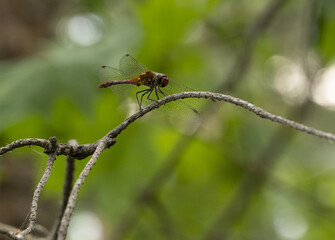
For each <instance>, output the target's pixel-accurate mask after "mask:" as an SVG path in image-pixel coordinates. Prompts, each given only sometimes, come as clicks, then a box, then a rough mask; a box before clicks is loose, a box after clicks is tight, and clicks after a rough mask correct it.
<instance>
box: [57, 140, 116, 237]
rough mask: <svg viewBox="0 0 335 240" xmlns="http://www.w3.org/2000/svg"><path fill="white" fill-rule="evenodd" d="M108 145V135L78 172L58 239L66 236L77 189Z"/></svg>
mask: <svg viewBox="0 0 335 240" xmlns="http://www.w3.org/2000/svg"><path fill="white" fill-rule="evenodd" d="M109 145H110V139H109V138H108V137H104V138H102V139H101V140H100V141H99V144H98V146H97V148H96V149H95V152H94V154H93V156H92V158H91V159H90V161H88V163H87V164H86V166H85V168H84V169H83V171H82V172H81V173H80V175H79V177H78V179H77V181H76V183H75V184H74V187H73V189H72V191H71V194H70V197H69V201H68V203H67V206H66V208H65V211H64V215H63V218H62V221H61V224H60V227H59V230H58V238H57V239H58V240H63V239H65V238H66V235H67V229H68V226H69V223H70V218H71V215H72V212H73V209H74V206H75V203H76V199H77V195H78V192H79V189H80V187H81V186H82V185H83V183H84V181H85V179H86V178H87V176H88V174H89V172H90V171H91V170H92V167H93V166H94V165H95V163H96V162H97V160H98V158H99V156H100V154H101V152H102V151H103V150H105V149H106V148H107V147H108V146H109Z"/></svg>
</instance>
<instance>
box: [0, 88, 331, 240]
mask: <svg viewBox="0 0 335 240" xmlns="http://www.w3.org/2000/svg"><path fill="white" fill-rule="evenodd" d="M184 98H205V99H211V100H212V101H213V100H215V101H224V102H228V103H232V104H235V105H236V106H239V107H242V108H245V109H247V110H248V111H250V112H252V113H254V114H256V115H257V116H259V117H261V118H264V119H268V120H271V121H273V122H277V123H280V124H283V125H286V126H289V127H291V128H293V129H296V130H298V131H301V132H305V133H308V134H311V135H314V136H316V137H320V138H324V139H327V140H329V141H331V142H334V141H335V135H333V134H331V133H327V132H323V131H320V130H317V129H314V128H311V127H308V126H305V125H303V124H300V123H297V122H294V121H292V120H288V119H286V118H283V117H280V116H277V115H274V114H271V113H269V112H267V111H265V110H263V109H262V108H260V107H257V106H255V105H254V104H251V103H249V102H247V101H244V100H242V99H239V98H236V97H232V96H229V95H224V94H219V93H212V92H182V93H177V94H173V95H169V96H167V97H165V98H163V99H161V100H158V101H157V102H155V103H153V104H150V105H149V106H147V107H145V108H143V109H142V110H141V111H138V112H136V113H134V114H133V115H131V116H130V117H129V118H127V119H126V120H124V121H123V122H122V123H121V124H120V125H119V126H117V127H116V128H114V129H113V130H111V131H110V132H109V133H108V134H107V135H106V136H104V137H103V138H102V139H100V140H98V141H97V142H95V143H93V144H85V145H78V146H75V145H70V144H57V139H56V138H55V137H51V138H50V139H49V140H44V139H32V138H28V139H22V140H17V141H15V142H13V143H10V144H8V145H6V146H4V147H2V148H0V155H1V154H4V153H6V152H9V151H11V150H13V149H15V148H19V147H23V146H29V145H37V146H41V147H43V148H44V152H45V153H47V154H49V159H48V163H47V167H46V170H45V172H44V174H43V177H42V179H41V181H40V182H39V184H38V185H37V187H36V190H35V192H34V197H33V201H32V206H31V210H30V217H29V226H28V228H27V229H25V230H24V231H22V232H20V233H19V234H20V235H21V236H24V235H26V234H28V233H30V232H31V231H32V230H33V228H34V226H35V223H36V215H37V203H38V199H39V196H40V192H41V190H42V188H43V187H44V185H45V183H46V182H47V180H48V178H49V176H50V174H51V169H52V166H53V162H54V160H55V159H56V156H57V155H60V154H65V155H67V156H71V157H75V156H76V157H77V158H81V157H83V156H88V155H89V154H90V153H91V154H93V155H92V158H91V159H90V160H89V161H88V163H87V164H86V166H85V168H84V169H83V171H82V172H81V173H80V175H79V177H78V179H77V181H76V182H75V184H74V186H73V189H72V191H71V194H70V196H69V199H68V203H67V205H66V208H65V211H64V215H63V217H62V220H61V224H60V227H59V229H58V239H60V240H62V239H65V238H66V235H67V229H68V226H69V222H70V218H71V215H72V212H73V209H74V207H75V202H76V199H77V195H78V192H79V189H80V187H81V186H82V185H83V183H84V181H85V179H86V178H87V176H88V174H89V172H90V171H91V170H92V167H93V166H94V165H95V164H96V162H97V160H98V158H99V156H100V154H101V152H102V151H104V150H105V149H107V148H109V147H111V146H112V145H114V144H115V143H116V140H115V138H116V137H117V136H118V135H119V134H120V133H121V132H122V131H123V130H125V129H126V128H127V127H128V126H129V125H130V124H131V123H132V122H134V121H135V120H136V119H138V118H140V117H142V116H143V115H145V114H147V113H148V112H150V111H152V110H154V109H156V108H159V107H161V106H162V105H164V104H168V103H169V102H171V101H176V100H178V99H184ZM17 237H19V236H17Z"/></svg>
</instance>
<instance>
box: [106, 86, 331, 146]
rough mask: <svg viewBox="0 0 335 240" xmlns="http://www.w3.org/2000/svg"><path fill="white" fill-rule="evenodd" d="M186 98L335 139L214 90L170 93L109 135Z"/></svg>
mask: <svg viewBox="0 0 335 240" xmlns="http://www.w3.org/2000/svg"><path fill="white" fill-rule="evenodd" d="M184 98H205V99H214V100H217V101H224V102H228V103H232V104H234V105H236V106H239V107H242V108H245V109H247V110H249V111H250V112H252V113H254V114H256V115H257V116H259V117H261V118H264V119H268V120H271V121H273V122H277V123H280V124H282V125H285V126H288V127H291V128H293V129H296V130H298V131H301V132H305V133H307V134H311V135H314V136H316V137H319V138H324V139H327V140H329V141H331V142H334V141H335V135H333V134H331V133H327V132H324V131H320V130H317V129H315V128H311V127H308V126H306V125H303V124H300V123H297V122H295V121H292V120H288V119H286V118H283V117H280V116H278V115H275V114H272V113H269V112H267V111H265V110H263V109H262V108H260V107H257V106H255V105H254V104H252V103H249V102H247V101H245V100H242V99H239V98H236V97H232V96H229V95H225V94H220V93H212V92H182V93H177V94H172V95H168V96H166V97H165V98H163V99H160V100H159V101H157V102H155V103H153V104H150V105H149V106H147V107H145V108H143V109H142V111H138V112H136V113H135V114H133V115H132V116H130V117H129V118H127V119H126V120H125V121H123V122H122V123H121V124H120V125H119V126H117V127H116V128H114V129H113V130H112V131H110V132H109V133H108V135H107V136H108V137H113V138H115V137H116V136H117V135H119V134H120V133H121V132H122V131H123V130H124V129H126V128H127V127H128V126H129V124H130V123H132V122H133V121H135V120H136V119H137V118H139V117H141V116H143V115H144V114H146V113H148V112H150V111H152V110H153V109H155V108H159V107H161V106H162V105H164V104H166V103H169V102H172V101H176V100H178V99H184Z"/></svg>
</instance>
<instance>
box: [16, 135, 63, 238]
mask: <svg viewBox="0 0 335 240" xmlns="http://www.w3.org/2000/svg"><path fill="white" fill-rule="evenodd" d="M50 143H51V144H52V145H53V146H54V147H55V151H54V152H53V153H50V154H49V158H48V162H47V166H46V168H45V171H44V173H43V176H42V178H41V180H40V182H39V183H38V184H37V187H36V189H35V192H34V195H33V201H32V203H31V208H30V215H29V225H28V227H27V228H26V229H25V230H23V231H21V232H20V233H18V234H17V235H21V236H25V235H27V234H29V233H30V232H31V231H32V230H33V229H34V227H35V224H36V218H37V207H38V200H39V198H40V195H41V191H42V189H43V187H44V185H45V183H46V182H47V181H48V178H49V176H50V174H51V170H52V166H53V164H54V161H55V160H56V148H57V139H56V138H50Z"/></svg>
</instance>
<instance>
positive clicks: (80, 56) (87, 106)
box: [0, 0, 335, 240]
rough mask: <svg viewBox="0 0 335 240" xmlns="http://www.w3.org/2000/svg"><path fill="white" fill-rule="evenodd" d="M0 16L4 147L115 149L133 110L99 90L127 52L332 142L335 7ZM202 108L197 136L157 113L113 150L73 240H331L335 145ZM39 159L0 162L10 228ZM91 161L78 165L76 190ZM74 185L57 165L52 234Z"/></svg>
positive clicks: (25, 153) (220, 106)
mask: <svg viewBox="0 0 335 240" xmlns="http://www.w3.org/2000/svg"><path fill="white" fill-rule="evenodd" d="M0 13H1V21H0V145H1V146H4V145H6V144H8V143H10V142H12V141H15V140H17V139H21V138H45V139H48V138H49V137H50V136H56V137H57V139H58V141H59V142H63V143H66V142H67V141H68V140H70V139H76V140H77V141H78V142H79V143H80V144H84V143H93V142H95V141H97V140H98V139H100V138H101V137H103V136H104V135H105V134H106V133H107V132H108V131H110V130H111V129H113V128H114V127H116V126H117V125H118V124H120V123H121V122H122V121H123V120H124V119H125V118H126V117H127V116H128V115H129V114H130V111H131V110H132V109H133V106H134V105H133V103H134V102H135V96H134V95H133V94H132V95H130V96H129V97H119V96H117V95H115V94H114V93H113V92H112V91H110V90H108V89H99V88H97V85H98V84H99V78H98V69H99V67H100V66H101V65H110V66H113V67H118V62H119V59H120V58H121V57H122V56H123V55H124V54H126V53H130V54H131V55H133V56H134V57H135V58H136V59H137V60H138V61H139V62H141V63H143V64H144V65H146V66H147V67H148V68H149V69H151V70H154V71H158V72H162V73H165V74H167V75H168V76H169V79H171V80H173V81H175V82H177V83H181V84H183V85H185V86H188V87H190V88H192V89H196V90H200V91H213V92H221V93H225V94H230V95H233V96H236V97H239V98H242V99H244V100H247V101H249V102H252V103H254V104H255V105H257V106H259V107H262V108H264V109H266V110H268V111H270V112H271V113H274V114H278V115H281V116H283V117H287V118H289V119H292V120H295V121H298V122H302V123H304V124H306V125H309V126H312V127H315V128H318V129H321V130H325V131H328V132H333V133H335V124H334V122H335V114H334V109H335V64H334V60H335V57H334V54H335V44H334V43H335V2H334V1H332V0H321V1H316V0H306V1H303V0H297V1H289V0H287V1H284V0H257V1H252V2H251V1H245V0H244V1H243V0H237V1H236V0H224V1H219V0H207V1H206V0H186V1H178V0H142V1H131V0H127V1H117V0H115V1H106V0H105V1H103V0H97V1H92V0H77V1H46V2H45V1H34V0H26V1H24V2H22V1H20V0H4V1H2V3H1V10H0ZM193 103H194V105H195V106H196V107H197V109H198V110H199V111H200V112H201V119H202V125H201V127H200V129H198V130H197V131H195V132H194V133H192V132H185V131H180V127H178V121H175V122H171V121H169V120H168V118H167V117H165V115H164V114H165V113H164V112H162V111H153V112H152V113H151V114H150V116H145V117H143V118H142V119H140V120H138V121H136V122H134V123H133V124H131V125H130V126H129V127H128V128H127V129H126V130H125V131H124V132H122V134H121V135H119V136H118V138H117V144H116V145H114V146H113V147H111V148H110V149H108V150H106V151H104V152H103V154H102V155H101V158H100V159H99V161H98V163H97V164H96V165H95V166H94V168H93V171H92V172H91V173H90V175H89V177H88V179H87V180H86V182H85V184H84V185H83V187H82V189H81V191H80V193H79V197H78V200H77V205H76V209H75V212H74V214H73V218H72V221H71V224H70V230H69V236H68V239H72V240H74V239H183V240H185V239H190V240H193V239H258V240H259V239H332V238H334V237H335V228H334V227H333V226H334V223H335V162H334V159H335V149H334V145H333V144H331V143H329V142H327V141H324V140H320V139H317V138H315V137H312V136H309V135H306V134H304V133H300V132H297V131H294V130H292V129H289V128H287V127H283V126H279V125H278V124H275V123H272V122H269V121H265V120H263V119H260V118H259V117H256V116H254V115H253V114H250V113H249V112H247V111H245V110H243V109H240V108H238V107H236V106H232V105H229V104H227V103H213V102H211V101H205V100H196V101H193ZM135 106H136V105H135ZM180 121H181V122H182V121H183V120H180ZM42 152H43V150H42V149H41V148H38V147H31V148H28V147H25V148H22V149H19V150H15V151H13V152H12V153H7V154H5V155H3V156H1V157H0V222H3V223H6V224H10V225H14V226H16V227H20V226H21V225H22V224H24V223H26V221H27V220H26V216H27V214H28V210H29V207H30V201H31V197H32V193H33V190H34V187H35V186H36V184H37V183H38V181H39V178H40V177H41V175H42V173H43V171H44V168H45V164H46V159H47V156H45V155H44V154H43V153H42ZM87 161H88V159H84V160H81V161H77V162H76V164H77V169H76V175H77V176H78V174H79V173H80V170H81V169H82V168H83V167H84V165H85V163H86V162H87ZM64 172H65V157H58V159H57V161H56V163H55V166H54V169H53V172H52V175H51V177H50V179H49V181H48V183H47V184H46V186H45V189H44V190H43V193H42V199H41V203H40V206H39V215H38V223H40V224H41V225H43V226H46V227H47V228H49V229H50V227H51V225H52V222H53V219H55V217H56V216H57V207H58V206H59V202H60V199H61V194H62V186H63V179H64Z"/></svg>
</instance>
